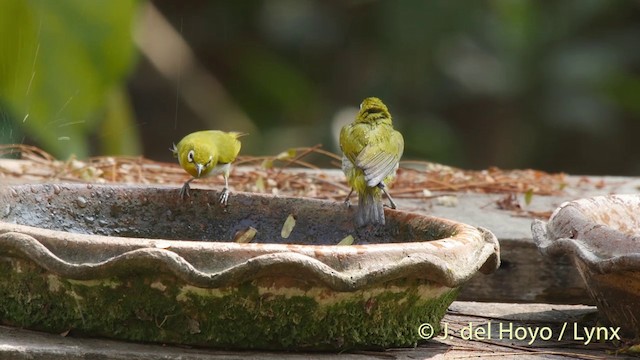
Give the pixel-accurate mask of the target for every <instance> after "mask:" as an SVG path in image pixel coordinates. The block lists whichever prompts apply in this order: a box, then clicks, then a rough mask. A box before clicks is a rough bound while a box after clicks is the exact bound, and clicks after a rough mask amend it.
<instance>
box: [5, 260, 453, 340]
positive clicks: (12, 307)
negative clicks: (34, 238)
mask: <svg viewBox="0 0 640 360" xmlns="http://www.w3.org/2000/svg"><path fill="white" fill-rule="evenodd" d="M16 269H20V271H16ZM0 273H2V274H4V275H3V276H2V277H0V320H1V321H2V322H3V323H5V324H9V325H16V326H22V327H26V328H32V329H38V330H44V331H49V332H62V331H66V330H73V332H74V333H77V334H83V335H90V336H105V337H111V338H118V339H126V340H134V341H154V342H165V343H177V344H190V345H204V346H216V347H229V348H253V349H291V350H293V349H309V350H340V349H357V348H386V347H399V346H415V344H416V343H417V341H418V340H419V339H420V338H419V336H418V331H417V329H418V326H419V325H420V324H421V323H425V322H428V323H431V324H432V325H433V326H434V327H435V328H436V329H437V328H439V323H440V320H441V318H442V316H444V313H445V311H446V309H447V307H448V305H449V304H450V303H451V302H452V301H453V300H454V299H455V297H456V295H457V290H456V289H448V290H447V289H445V290H444V291H440V290H437V289H435V288H434V287H433V286H432V284H429V283H426V282H424V281H418V280H406V281H404V283H402V282H394V284H387V285H381V286H379V287H376V288H371V289H366V290H361V291H357V292H353V293H344V292H333V291H331V290H329V289H320V290H318V288H317V287H316V288H315V291H314V288H309V287H308V286H307V287H305V288H304V289H301V288H294V289H287V288H283V287H280V288H278V287H274V288H270V287H265V285H264V284H265V282H255V281H254V282H248V283H244V284H242V285H241V286H238V287H236V288H226V289H201V288H195V287H192V286H188V285H184V284H182V283H180V282H179V280H177V279H176V278H175V277H173V276H171V275H167V274H158V273H154V274H146V273H136V274H130V276H128V277H126V278H124V277H122V278H111V279H103V280H90V281H79V280H68V279H62V278H60V277H58V276H55V275H52V274H49V273H47V272H46V271H44V270H42V269H40V268H39V267H37V266H36V265H34V264H33V263H31V262H29V261H26V260H21V259H7V258H0ZM433 289H435V290H433ZM429 293H431V294H432V295H434V296H433V297H430V296H428V295H429ZM319 295H321V296H319Z"/></svg>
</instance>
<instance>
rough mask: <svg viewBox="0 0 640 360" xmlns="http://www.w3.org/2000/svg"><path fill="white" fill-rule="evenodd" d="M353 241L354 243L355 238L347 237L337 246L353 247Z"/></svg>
mask: <svg viewBox="0 0 640 360" xmlns="http://www.w3.org/2000/svg"><path fill="white" fill-rule="evenodd" d="M353 241H354V239H353V236H351V235H347V237H345V238H344V239H342V240H340V242H339V243H338V244H337V245H353Z"/></svg>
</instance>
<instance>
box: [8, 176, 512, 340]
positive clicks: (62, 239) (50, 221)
mask: <svg viewBox="0 0 640 360" xmlns="http://www.w3.org/2000/svg"><path fill="white" fill-rule="evenodd" d="M218 195H219V193H218V192H217V191H205V190H197V189H193V190H192V193H191V197H190V198H189V199H188V201H183V200H182V199H180V198H179V196H178V189H177V188H174V187H151V186H127V185H86V184H40V185H22V186H11V187H0V254H1V255H0V272H2V273H3V274H5V275H4V276H2V277H0V320H1V321H2V323H4V324H8V325H13V326H21V327H25V328H30V329H38V330H44V331H49V332H54V333H60V332H61V331H65V330H69V329H73V331H74V332H77V333H79V334H85V335H89V336H104V337H110V338H117V339H125V340H133V341H153V342H162V343H176V344H189V345H200V346H215V347H225V348H240V349H248V348H251V349H276V350H282V349H286V350H353V349H362V348H365V349H367V348H374V349H379V348H387V347H404V346H416V344H417V342H418V341H420V340H421V339H420V336H419V333H418V331H417V327H418V325H419V324H421V323H429V324H431V326H433V328H434V331H436V332H437V331H439V325H440V321H441V319H442V317H443V316H444V313H445V312H446V309H447V307H448V306H449V304H451V302H452V301H453V300H454V299H455V297H456V296H457V293H458V288H459V286H460V285H462V284H463V283H464V282H465V281H466V280H468V279H469V278H470V277H472V276H473V275H475V273H477V272H478V271H481V272H484V273H491V272H493V271H495V270H496V269H497V267H498V265H499V261H500V260H499V259H500V258H499V244H498V241H497V240H496V238H495V236H494V235H493V234H492V233H491V232H489V231H488V230H485V229H482V228H474V227H472V226H469V225H466V224H462V223H458V222H455V221H451V220H446V219H438V218H434V217H429V216H425V215H421V214H416V213H410V212H406V211H392V210H386V213H385V214H386V217H387V224H386V225H385V226H384V227H377V228H376V227H374V228H365V229H363V230H357V231H356V230H355V229H354V228H353V221H352V219H353V211H354V209H353V208H346V207H345V206H344V205H343V204H342V203H336V202H331V201H321V200H314V199H303V198H287V197H276V196H267V195H258V194H248V193H232V194H231V197H230V199H229V207H227V208H222V207H221V206H219V203H218ZM291 217H293V219H294V222H295V224H294V226H293V227H292V228H291V229H289V230H290V231H287V232H286V233H285V231H284V230H283V223H285V220H286V219H289V218H291ZM252 227H253V228H254V229H255V234H254V238H253V239H252V242H251V243H235V242H233V241H232V239H234V238H235V236H236V235H237V233H238V232H239V231H245V230H246V229H248V228H252ZM347 235H352V236H354V238H356V241H357V243H358V244H359V245H345V246H336V245H334V244H336V243H337V242H338V241H340V240H341V239H343V238H344V237H345V236H347ZM212 239H217V240H219V241H212ZM123 324H126V325H123Z"/></svg>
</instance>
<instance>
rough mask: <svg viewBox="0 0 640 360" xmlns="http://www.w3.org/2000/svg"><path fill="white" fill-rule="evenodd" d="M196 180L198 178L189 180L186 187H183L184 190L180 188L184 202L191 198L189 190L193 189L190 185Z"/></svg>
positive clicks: (185, 184)
mask: <svg viewBox="0 0 640 360" xmlns="http://www.w3.org/2000/svg"><path fill="white" fill-rule="evenodd" d="M195 179H196V178H191V179H189V180H187V181H186V182H185V183H184V185H182V188H180V197H181V198H182V199H183V200H184V199H186V198H188V197H189V189H191V187H190V186H189V183H190V182H192V181H193V180H195Z"/></svg>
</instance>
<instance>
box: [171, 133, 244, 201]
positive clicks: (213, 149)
mask: <svg viewBox="0 0 640 360" xmlns="http://www.w3.org/2000/svg"><path fill="white" fill-rule="evenodd" d="M243 135H246V134H243V133H238V132H224V131H219V130H204V131H197V132H194V133H191V134H189V135H187V136H185V137H184V138H182V140H180V142H179V143H178V145H175V144H173V148H172V149H170V150H171V151H172V152H173V156H174V157H177V158H178V161H179V162H180V166H182V168H183V169H184V170H185V171H186V172H187V173H189V175H191V176H193V177H192V178H191V179H189V180H187V182H185V183H184V185H182V188H181V189H180V197H182V198H183V199H185V198H187V197H188V196H189V189H190V187H189V183H191V182H192V181H193V180H195V179H199V178H204V177H209V176H212V175H214V174H217V173H220V172H222V173H223V176H224V188H223V189H222V194H221V195H220V203H221V204H222V205H224V206H226V205H227V200H228V199H229V173H230V171H231V163H232V162H233V161H234V160H235V159H236V157H237V156H238V153H239V152H240V146H241V144H240V141H239V140H238V138H239V137H241V136H243Z"/></svg>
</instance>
